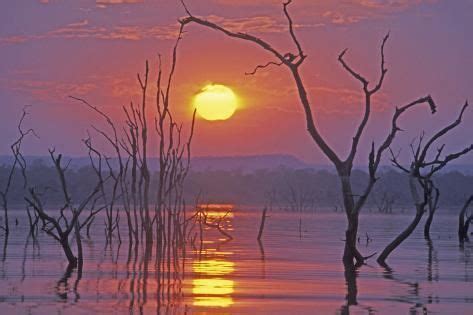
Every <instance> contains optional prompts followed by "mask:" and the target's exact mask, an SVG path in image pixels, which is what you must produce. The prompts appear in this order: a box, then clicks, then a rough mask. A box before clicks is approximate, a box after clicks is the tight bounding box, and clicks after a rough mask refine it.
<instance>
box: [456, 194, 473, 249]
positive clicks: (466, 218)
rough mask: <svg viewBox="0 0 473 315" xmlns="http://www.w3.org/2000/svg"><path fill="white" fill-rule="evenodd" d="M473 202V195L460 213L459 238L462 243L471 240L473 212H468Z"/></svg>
mask: <svg viewBox="0 0 473 315" xmlns="http://www.w3.org/2000/svg"><path fill="white" fill-rule="evenodd" d="M472 202H473V196H470V197H469V198H468V199H467V200H466V202H465V204H464V205H463V207H462V209H461V211H460V214H459V215H458V240H459V242H460V244H463V243H464V242H465V241H468V240H469V237H468V229H469V228H470V224H471V221H473V213H469V214H468V212H467V211H468V208H469V207H470V205H471V203H472Z"/></svg>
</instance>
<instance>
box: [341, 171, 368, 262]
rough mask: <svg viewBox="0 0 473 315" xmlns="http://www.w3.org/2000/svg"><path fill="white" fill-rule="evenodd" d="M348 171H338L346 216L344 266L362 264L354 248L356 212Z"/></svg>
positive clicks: (356, 228) (356, 230)
mask: <svg viewBox="0 0 473 315" xmlns="http://www.w3.org/2000/svg"><path fill="white" fill-rule="evenodd" d="M348 173H349V172H348V171H344V170H339V172H338V174H339V177H340V181H341V185H342V194H343V204H344V207H345V214H346V216H347V221H348V226H347V230H346V231H345V248H344V251H343V263H344V265H345V266H348V265H354V263H355V261H356V262H357V263H362V262H363V256H361V254H360V253H359V252H358V250H357V248H356V236H357V234H358V212H357V211H356V210H355V202H354V200H353V191H352V187H351V182H350V175H349V174H348Z"/></svg>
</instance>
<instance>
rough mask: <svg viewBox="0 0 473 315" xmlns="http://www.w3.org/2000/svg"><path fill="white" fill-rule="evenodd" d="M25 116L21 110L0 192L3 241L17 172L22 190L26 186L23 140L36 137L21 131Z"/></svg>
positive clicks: (6, 234)
mask: <svg viewBox="0 0 473 315" xmlns="http://www.w3.org/2000/svg"><path fill="white" fill-rule="evenodd" d="M26 115H27V112H26V109H25V108H23V112H22V115H21V117H20V120H19V122H18V127H17V129H18V133H19V136H18V138H17V139H16V140H15V142H13V143H12V145H11V146H10V150H11V152H12V155H13V164H12V165H11V167H10V171H9V172H8V176H7V181H6V183H5V186H4V188H3V189H2V190H1V191H0V201H1V206H2V209H3V218H4V226H0V228H1V229H3V230H4V231H5V239H7V238H8V235H9V233H10V225H9V218H8V194H9V192H10V189H11V186H12V183H13V179H14V177H15V174H16V172H17V171H20V172H21V175H22V178H23V188H26V185H27V180H26V160H25V158H24V157H23V154H22V153H21V146H22V144H23V140H24V139H25V137H27V136H28V135H30V134H32V135H34V136H36V137H37V135H36V134H35V132H34V130H33V129H28V130H24V129H23V121H24V120H25V118H26ZM6 243H7V242H5V244H6Z"/></svg>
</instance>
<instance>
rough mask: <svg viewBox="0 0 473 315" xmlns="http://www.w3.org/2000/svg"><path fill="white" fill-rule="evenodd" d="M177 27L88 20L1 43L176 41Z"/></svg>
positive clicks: (5, 39) (4, 40)
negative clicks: (88, 39) (104, 22)
mask: <svg viewBox="0 0 473 315" xmlns="http://www.w3.org/2000/svg"><path fill="white" fill-rule="evenodd" d="M177 30H178V28H177V26H176V25H167V26H153V27H145V26H136V25H126V26H125V25H123V26H113V27H105V26H96V25H91V24H90V23H89V21H88V20H82V21H78V22H74V23H70V24H67V25H66V26H64V27H60V28H57V29H54V30H51V31H49V32H46V33H43V34H31V35H13V36H8V37H3V38H0V43H4V44H19V43H24V42H27V41H32V40H43V39H51V38H53V39H54V38H56V39H57V38H60V39H84V38H90V39H104V40H134V41H136V40H141V39H146V38H156V39H174V38H176V36H177Z"/></svg>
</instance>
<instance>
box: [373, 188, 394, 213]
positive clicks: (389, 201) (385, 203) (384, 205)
mask: <svg viewBox="0 0 473 315" xmlns="http://www.w3.org/2000/svg"><path fill="white" fill-rule="evenodd" d="M380 194H381V197H380V198H379V199H378V198H377V197H376V196H375V197H374V203H375V204H376V208H378V212H380V213H392V212H393V205H394V204H395V203H396V196H395V195H393V194H390V193H389V192H387V191H383V192H382V193H380Z"/></svg>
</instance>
